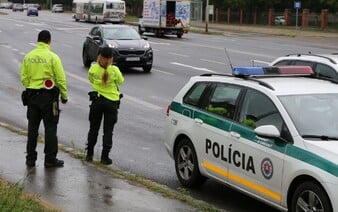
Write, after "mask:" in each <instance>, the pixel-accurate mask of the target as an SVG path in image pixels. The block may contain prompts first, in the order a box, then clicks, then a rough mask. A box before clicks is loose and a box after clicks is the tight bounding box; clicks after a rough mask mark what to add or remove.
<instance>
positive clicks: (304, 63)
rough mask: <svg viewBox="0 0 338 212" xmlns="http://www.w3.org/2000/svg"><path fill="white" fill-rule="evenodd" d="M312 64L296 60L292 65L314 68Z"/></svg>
mask: <svg viewBox="0 0 338 212" xmlns="http://www.w3.org/2000/svg"><path fill="white" fill-rule="evenodd" d="M314 64H315V63H314V62H311V61H303V60H296V61H294V65H296V66H311V67H314Z"/></svg>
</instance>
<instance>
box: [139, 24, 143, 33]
mask: <svg viewBox="0 0 338 212" xmlns="http://www.w3.org/2000/svg"><path fill="white" fill-rule="evenodd" d="M138 33H139V34H140V35H142V34H143V31H142V28H141V26H140V25H138Z"/></svg>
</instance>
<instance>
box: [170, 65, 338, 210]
mask: <svg viewBox="0 0 338 212" xmlns="http://www.w3.org/2000/svg"><path fill="white" fill-rule="evenodd" d="M290 74H292V75H290ZM253 75H256V76H253ZM257 75H260V76H257ZM165 146H166V149H167V150H168V152H169V154H170V156H171V157H172V158H173V159H174V160H175V168H176V173H177V177H178V179H179V181H180V182H181V184H182V185H184V186H186V187H196V186H198V185H200V184H201V183H203V182H204V181H205V179H206V178H212V179H215V180H217V181H220V182H222V183H224V184H227V185H230V186H232V187H234V188H236V189H238V190H239V191H242V192H244V193H246V194H248V195H251V196H253V197H255V198H257V199H259V200H261V201H263V202H265V203H267V204H269V205H272V206H274V207H276V208H278V209H280V210H289V211H292V212H294V211H325V212H331V211H338V84H336V83H335V82H331V81H329V80H328V79H326V80H324V79H318V78H315V77H313V72H312V69H311V68H310V67H298V68H297V67H293V66H290V67H280V68H277V67H268V68H262V67H237V68H234V69H233V75H210V74H209V75H201V76H196V77H192V78H191V79H190V81H189V82H188V83H187V84H186V85H185V86H184V87H183V88H182V89H181V91H180V92H179V93H178V94H177V96H176V97H175V98H174V100H173V101H172V102H171V104H170V106H169V107H168V111H167V123H166V136H165Z"/></svg>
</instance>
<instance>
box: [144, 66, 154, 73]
mask: <svg viewBox="0 0 338 212" xmlns="http://www.w3.org/2000/svg"><path fill="white" fill-rule="evenodd" d="M151 68H152V65H148V66H143V67H142V69H143V72H145V73H149V72H150V71H151Z"/></svg>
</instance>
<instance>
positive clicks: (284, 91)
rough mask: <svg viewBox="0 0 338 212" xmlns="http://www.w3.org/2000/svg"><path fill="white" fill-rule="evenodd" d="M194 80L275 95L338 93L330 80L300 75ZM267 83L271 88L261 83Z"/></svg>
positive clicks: (193, 78)
mask: <svg viewBox="0 0 338 212" xmlns="http://www.w3.org/2000/svg"><path fill="white" fill-rule="evenodd" d="M191 80H192V81H214V82H215V81H216V82H224V83H230V84H236V85H242V86H247V87H251V88H256V89H260V90H261V89H266V90H269V91H270V92H272V93H274V94H275V95H292V94H313V93H338V84H336V83H333V82H330V81H328V80H323V79H316V78H310V77H300V76H294V77H293V76H269V77H262V78H258V80H259V81H253V80H248V79H245V78H238V77H233V76H230V75H229V76H217V75H215V76H212V77H210V76H209V77H208V76H196V77H192V78H191ZM260 82H262V83H265V84H267V85H269V86H271V87H272V89H271V88H269V87H267V86H264V85H262V84H260Z"/></svg>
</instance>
